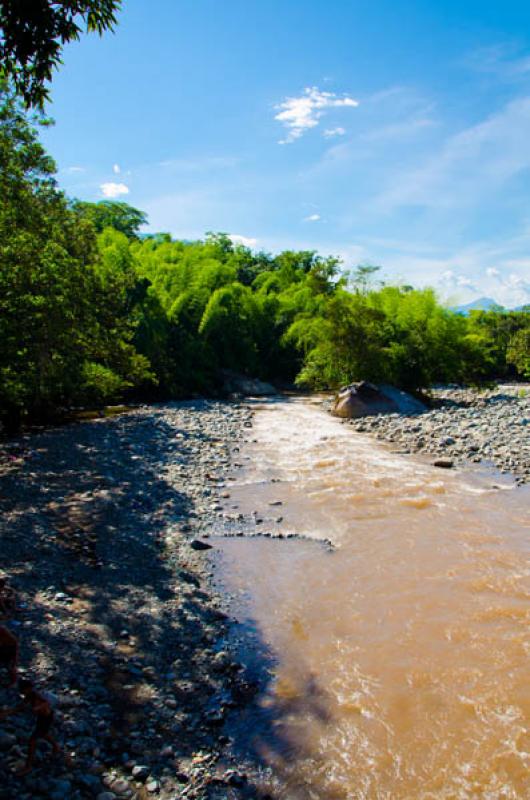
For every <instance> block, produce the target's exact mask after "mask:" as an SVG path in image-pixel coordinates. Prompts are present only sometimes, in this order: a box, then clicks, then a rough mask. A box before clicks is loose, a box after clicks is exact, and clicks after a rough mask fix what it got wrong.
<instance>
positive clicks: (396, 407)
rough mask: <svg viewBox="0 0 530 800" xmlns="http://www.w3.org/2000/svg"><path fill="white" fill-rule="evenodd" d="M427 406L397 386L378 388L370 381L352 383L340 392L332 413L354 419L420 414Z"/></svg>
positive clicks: (385, 385) (382, 385) (381, 386)
mask: <svg viewBox="0 0 530 800" xmlns="http://www.w3.org/2000/svg"><path fill="white" fill-rule="evenodd" d="M422 411H425V406H424V405H423V403H420V401H419V400H416V398H414V397H412V395H410V394H407V392H403V391H402V390H401V389H396V388H395V386H389V385H388V384H381V385H380V386H376V385H375V384H373V383H369V382H368V381H361V382H360V383H351V384H350V385H349V386H344V387H343V388H342V389H340V390H339V392H338V394H337V396H336V397H335V402H334V404H333V407H332V409H331V413H332V414H333V415H334V416H336V417H343V418H345V419H354V418H357V417H368V416H371V415H373V414H396V413H399V414H420V413H421V412H422Z"/></svg>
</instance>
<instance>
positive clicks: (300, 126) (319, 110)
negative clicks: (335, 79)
mask: <svg viewBox="0 0 530 800" xmlns="http://www.w3.org/2000/svg"><path fill="white" fill-rule="evenodd" d="M358 105H359V103H358V102H357V100H354V99H353V98H352V97H349V96H348V95H343V96H342V97H338V96H337V95H336V94H335V93H334V92H321V91H320V89H318V87H316V86H311V87H307V88H306V89H304V91H303V92H302V94H301V95H300V96H299V97H286V98H285V100H284V101H283V102H282V103H279V104H278V105H277V106H275V109H276V110H277V111H278V114H276V116H275V117H274V119H276V120H278V122H280V123H281V124H282V125H283V126H284V127H285V128H286V129H287V136H286V137H285V139H282V140H280V142H279V144H290V143H291V142H294V141H295V140H296V139H299V138H300V137H301V136H302V135H303V134H304V133H306V131H308V130H310V129H311V128H316V126H317V125H318V124H319V122H320V119H321V118H322V117H323V116H324V114H325V113H326V110H328V109H330V108H355V107H356V106H358Z"/></svg>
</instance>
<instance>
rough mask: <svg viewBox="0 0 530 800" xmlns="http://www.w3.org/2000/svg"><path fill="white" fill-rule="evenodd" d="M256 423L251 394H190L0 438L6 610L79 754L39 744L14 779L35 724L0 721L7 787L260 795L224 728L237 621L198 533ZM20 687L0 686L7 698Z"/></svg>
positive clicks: (91, 794)
mask: <svg viewBox="0 0 530 800" xmlns="http://www.w3.org/2000/svg"><path fill="white" fill-rule="evenodd" d="M250 426H251V412H250V410H249V408H248V407H247V406H245V405H241V404H237V403H217V402H208V401H197V402H194V403H180V404H170V405H165V406H160V407H150V408H141V409H138V410H135V411H133V412H131V413H128V414H123V415H121V416H117V417H114V418H110V419H102V420H98V421H94V422H86V423H82V424H77V425H70V426H67V427H64V428H58V429H53V430H46V431H42V432H40V433H33V434H31V435H26V436H24V437H21V438H20V439H19V440H17V441H10V442H7V443H4V444H3V445H0V454H1V457H0V508H1V511H2V517H3V525H2V530H1V534H0V572H2V573H3V574H5V575H7V576H8V578H9V580H10V582H11V584H12V585H13V586H14V588H15V589H16V592H17V595H18V601H19V608H18V611H17V612H16V613H15V615H14V616H13V617H12V618H11V619H9V620H8V621H7V622H5V621H4V622H2V624H5V625H7V626H8V627H9V628H10V630H11V631H12V632H14V633H15V634H16V635H17V636H18V638H19V641H20V647H21V657H20V663H21V667H22V668H23V671H25V673H26V674H27V676H28V677H30V678H31V679H32V680H35V682H36V683H37V686H38V688H39V689H40V690H42V691H45V692H47V693H48V694H50V695H51V697H52V699H53V702H54V706H55V712H56V724H55V731H56V734H57V738H58V739H59V741H60V742H61V743H62V744H63V746H64V749H65V751H66V752H67V753H69V754H70V756H71V764H67V763H66V760H65V759H63V758H62V757H59V758H57V759H54V760H52V759H51V758H50V751H49V747H48V745H47V744H45V743H42V742H41V743H40V744H39V747H38V756H37V761H36V765H35V769H34V770H33V772H32V773H30V774H29V775H28V776H26V777H23V778H21V777H18V776H17V775H16V770H17V768H19V767H20V766H21V765H23V762H24V758H25V755H26V752H27V739H28V735H29V733H30V731H31V729H32V726H33V721H32V720H31V719H29V718H28V717H27V716H26V717H25V716H16V717H15V716H13V717H9V718H8V719H6V720H3V721H2V722H1V723H0V797H2V798H6V800H7V798H9V799H10V800H11V799H12V798H13V797H16V798H17V800H30V798H48V799H49V800H81V798H98V800H113V798H139V799H140V798H142V799H143V798H147V797H159V798H163V799H166V798H167V799H168V800H169V798H177V797H186V798H212V799H213V798H240V797H241V798H242V797H257V796H259V795H258V793H257V790H255V789H254V787H253V785H252V780H251V777H250V776H247V775H244V774H242V773H241V771H240V769H239V768H238V764H237V763H236V761H235V760H234V758H233V757H232V755H231V752H230V741H229V740H228V739H227V737H225V736H223V735H222V723H223V720H224V717H225V715H226V713H227V712H228V709H230V708H232V709H233V708H235V707H237V705H238V704H239V703H242V702H244V699H243V698H248V696H249V692H250V693H251V691H252V687H251V686H249V685H248V683H247V681H246V678H245V674H244V670H243V669H242V668H241V667H240V666H239V665H238V664H237V663H236V662H235V660H234V657H233V654H231V653H230V652H229V650H227V649H226V647H225V644H224V643H223V639H224V637H225V634H226V631H227V627H228V625H229V623H230V621H229V620H228V618H227V617H226V615H225V613H224V611H223V605H222V600H221V598H219V597H218V596H217V595H216V593H215V591H214V589H213V587H212V585H211V583H210V578H211V570H210V565H209V560H208V554H207V553H206V552H203V551H201V550H200V549H195V548H196V547H198V545H197V543H196V542H195V541H194V537H195V536H197V534H198V533H203V534H204V533H215V520H216V518H217V516H218V515H219V516H220V506H218V503H219V499H218V498H219V497H220V495H222V494H223V487H224V485H225V481H226V479H227V476H228V475H229V474H230V472H231V471H232V472H233V471H234V470H235V469H237V466H236V465H235V464H234V463H233V461H232V456H231V454H232V450H234V449H235V450H237V445H238V443H239V441H240V439H241V438H242V437H243V436H244V434H245V433H247V432H248V431H247V428H248V427H250ZM6 677H7V676H6V674H5V672H4V671H3V670H2V671H1V674H0V682H1V685H2V686H5V683H6ZM17 700H18V698H17V695H16V693H15V691H14V690H13V689H6V688H0V707H4V708H6V707H11V706H13V705H15V704H16V703H17Z"/></svg>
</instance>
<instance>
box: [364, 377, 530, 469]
mask: <svg viewBox="0 0 530 800" xmlns="http://www.w3.org/2000/svg"><path fill="white" fill-rule="evenodd" d="M432 394H433V400H434V403H435V407H434V408H433V409H431V410H429V411H427V412H425V413H422V414H416V415H413V416H405V415H402V414H385V415H379V416H374V417H365V418H363V419H357V420H349V424H350V425H352V426H353V427H354V428H355V430H357V431H359V432H362V433H369V434H372V435H374V436H375V437H376V438H377V439H379V440H384V441H387V442H391V443H392V444H393V445H395V446H396V449H397V450H398V451H399V452H401V453H418V454H427V455H429V456H430V457H432V460H433V461H434V462H435V463H437V465H439V466H442V467H443V466H445V467H451V466H458V465H463V464H465V463H469V462H471V463H473V464H482V465H484V466H492V467H494V468H496V469H497V470H499V471H500V472H501V473H511V474H513V475H514V478H515V480H516V482H517V483H519V484H523V483H527V482H530V386H529V385H526V386H521V385H505V386H497V387H495V388H494V389H488V390H485V391H478V390H475V389H463V388H443V389H437V390H433V392H432Z"/></svg>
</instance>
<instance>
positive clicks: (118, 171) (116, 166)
mask: <svg viewBox="0 0 530 800" xmlns="http://www.w3.org/2000/svg"><path fill="white" fill-rule="evenodd" d="M112 171H113V173H114V174H115V175H119V174H120V172H121V169H120V165H119V164H114V165H113V167H112Z"/></svg>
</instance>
